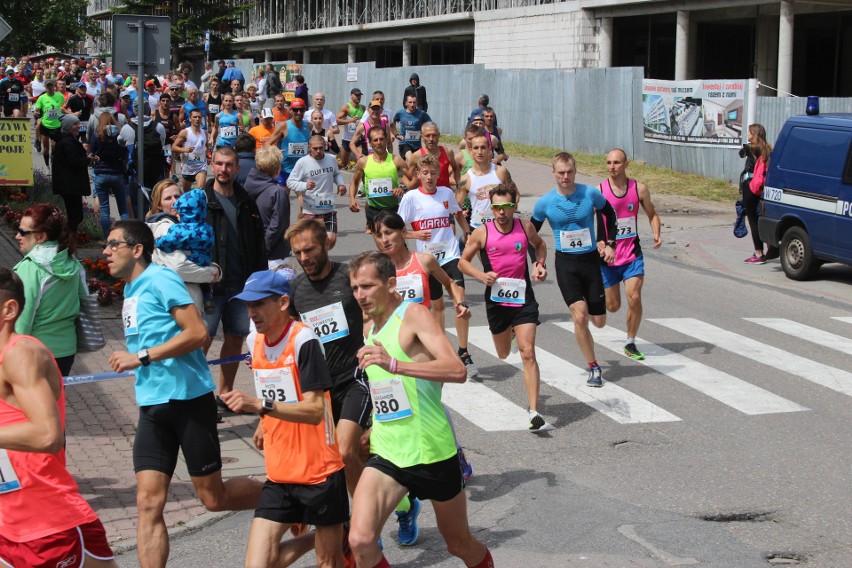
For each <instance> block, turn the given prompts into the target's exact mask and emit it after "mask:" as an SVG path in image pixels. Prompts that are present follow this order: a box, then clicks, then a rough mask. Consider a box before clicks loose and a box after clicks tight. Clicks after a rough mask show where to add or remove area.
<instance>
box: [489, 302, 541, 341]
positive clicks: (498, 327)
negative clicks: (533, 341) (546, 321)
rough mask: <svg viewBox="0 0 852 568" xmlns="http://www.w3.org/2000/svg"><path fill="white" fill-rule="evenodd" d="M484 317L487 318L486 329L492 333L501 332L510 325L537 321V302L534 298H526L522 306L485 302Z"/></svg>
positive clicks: (536, 322) (537, 322)
mask: <svg viewBox="0 0 852 568" xmlns="http://www.w3.org/2000/svg"><path fill="white" fill-rule="evenodd" d="M485 317H486V318H487V319H488V329H489V330H490V331H491V334H492V335H497V334H498V333H503V332H504V331H506V330H507V329H508V328H510V327H515V326H517V325H523V324H525V323H534V324H536V325H539V324H540V323H541V322H540V321H538V302H536V301H535V298H528V299H527V303H526V304H524V305H523V306H517V307H515V306H501V305H500V304H497V303H494V302H491V301H487V302H485Z"/></svg>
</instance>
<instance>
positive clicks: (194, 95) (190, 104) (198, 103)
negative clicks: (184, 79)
mask: <svg viewBox="0 0 852 568" xmlns="http://www.w3.org/2000/svg"><path fill="white" fill-rule="evenodd" d="M186 97H187V100H185V101H184V102H183V104H182V105H181V107H180V112H179V114H178V123H179V124H180V125H181V128H189V126H190V122H189V114H190V113H191V112H192V111H193V110H196V109H198V110H199V111H201V129H202V130H207V103H205V102H204V100H203V99H202V98H201V96H200V95H199V93H198V87H195V86H190V87H187V88H186Z"/></svg>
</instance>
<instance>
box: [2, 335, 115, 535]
mask: <svg viewBox="0 0 852 568" xmlns="http://www.w3.org/2000/svg"><path fill="white" fill-rule="evenodd" d="M22 339H26V340H29V341H35V342H36V343H38V344H39V345H42V343H41V342H40V341H39V340H38V339H36V338H34V337H30V336H28V335H19V336H17V337H15V338H14V339H12V341H10V342H9V343H7V344H6V347H4V348H3V351H2V352H0V365H2V364H3V357H4V356H5V355H6V352H7V351H8V350H9V349H11V348H12V347H13V346H14V345H15V344H16V343H18V341H20V340H22ZM42 347H44V346H43V345H42ZM44 348H45V349H47V348H46V347H44ZM56 374H57V376H60V377H61V374H60V373H59V367H56ZM56 406H57V407H58V410H59V423H60V424H61V426H62V430H63V431H64V430H65V387H64V386H62V387H61V389H60V392H59V398H58V399H57V400H56ZM26 419H27V417H26V415H25V414H24V412H23V411H22V410H21V409H20V408H16V407H14V406H12V405H11V404H9V403H8V402H6V401H5V400H3V399H2V398H0V426H8V425H9V424H15V423H17V422H24V421H26ZM4 451H5V452H6V454H7V456H8V458H9V461H8V462H7V461H5V460H3V459H2V456H0V469H2V473H0V487H2V486H3V485H4V483H3V482H4V481H6V482H8V481H9V480H10V479H11V477H12V475H14V476H15V477H17V478H18V482H19V483H20V489H17V490H12V491H8V492H6V493H0V534H2V535H3V536H4V537H6V538H8V539H9V540H11V541H13V542H29V541H31V540H35V539H39V538H43V537H45V536H48V535H52V534H56V533H59V532H63V531H66V530H68V529H72V528H74V527H76V526H79V525H82V524H85V523H89V522H92V521H95V520H97V518H98V515H97V514H96V513H95V512H94V511H93V510H92V508H91V507H90V506H89V504H88V503H86V500H85V499H83V497H82V496H81V495H80V490H79V489H78V488H77V484H76V483H75V482H74V478H73V477H71V474H70V473H68V470H67V469H65V450H64V449H62V450H59V451H58V452H56V453H55V454H42V453H34V452H17V451H14V450H0V453H2V452H4ZM10 467H11V469H12V470H13V471H10V470H9V469H8V468H10ZM10 474H12V475H10ZM7 487H8V486H7Z"/></svg>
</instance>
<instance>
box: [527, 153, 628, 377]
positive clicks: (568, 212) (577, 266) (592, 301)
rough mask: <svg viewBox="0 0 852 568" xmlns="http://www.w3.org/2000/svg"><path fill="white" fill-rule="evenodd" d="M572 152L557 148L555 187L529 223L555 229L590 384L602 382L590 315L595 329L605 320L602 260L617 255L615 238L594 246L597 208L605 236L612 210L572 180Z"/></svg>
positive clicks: (563, 283) (562, 283) (560, 270)
mask: <svg viewBox="0 0 852 568" xmlns="http://www.w3.org/2000/svg"><path fill="white" fill-rule="evenodd" d="M576 168H577V166H576V162H575V160H574V156H572V155H571V154H569V153H568V152H560V153H558V154H556V156H555V157H554V158H553V177H554V179H555V180H556V187H555V188H554V189H552V190H550V191H549V192H547V193H546V194H544V195H543V196H542V197H541V198H540V199H539V200H538V201H537V202H536V204H535V208H534V209H533V214H532V224H533V226H534V227H535V230H536V232H538V231H540V230H541V227H542V225H544V221H545V220H547V222H548V223H550V227H551V229H552V230H553V235H554V240H555V246H554V248H555V249H556V263H555V268H556V283H557V284H558V285H559V291H560V292H561V293H562V299H563V300H564V301H565V304H566V305H567V306H568V309H570V310H571V317H572V319H573V320H574V336H575V338H576V340H577V345H578V346H579V347H580V351H582V353H583V356H584V357H585V358H586V361H587V362H588V370H589V378H588V380H587V381H586V384H587V385H588V386H590V387H600V386H603V381H602V380H601V368H600V366H599V365H598V362H597V359H596V357H595V343H594V340H593V339H592V334H591V332H590V331H589V319H591V320H592V323H593V324H594V325H595V326H596V327H603V326H604V325H605V324H606V302H605V299H604V298H605V297H604V288H603V279H602V277H601V269H600V259H601V258H603V260H604V262H606V263H610V262H612V260H613V259H614V258H615V239H612V238H609V239H607V240H606V241H600V242H598V243H597V247H596V246H595V242H594V241H593V237H592V235H593V233H594V232H595V226H594V224H595V211H596V210H597V211H601V212H602V213H603V215H604V218H605V221H606V226H605V229H604V231H605V234H607V235H614V234H615V224H616V217H615V210H613V208H612V206H611V205H610V204H609V202H607V200H606V199H605V198H604V196H603V195H601V192H600V191H599V190H598V189H597V188H594V187H591V186H589V185H585V184H577V183H574V178H575V176H576V175H577V169H576Z"/></svg>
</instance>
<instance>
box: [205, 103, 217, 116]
mask: <svg viewBox="0 0 852 568" xmlns="http://www.w3.org/2000/svg"><path fill="white" fill-rule="evenodd" d="M207 112H208V113H210V114H219V105H207Z"/></svg>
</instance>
